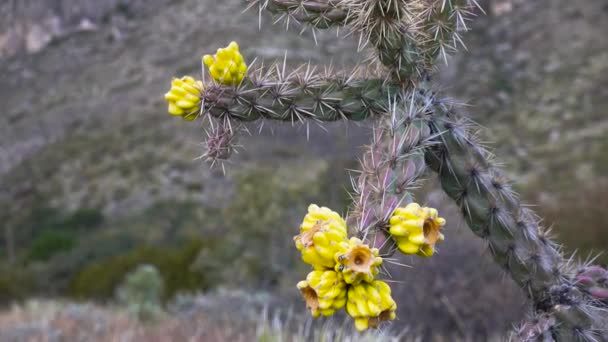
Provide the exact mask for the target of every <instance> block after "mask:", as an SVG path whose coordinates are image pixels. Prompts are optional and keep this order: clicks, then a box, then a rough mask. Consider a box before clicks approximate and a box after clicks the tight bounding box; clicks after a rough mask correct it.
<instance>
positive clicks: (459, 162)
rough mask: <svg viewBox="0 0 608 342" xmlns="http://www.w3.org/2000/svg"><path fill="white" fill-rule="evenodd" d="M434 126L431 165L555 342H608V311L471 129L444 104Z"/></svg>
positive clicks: (437, 105)
mask: <svg viewBox="0 0 608 342" xmlns="http://www.w3.org/2000/svg"><path fill="white" fill-rule="evenodd" d="M429 126H430V129H431V132H432V134H433V136H434V137H435V138H434V140H435V141H434V144H431V146H432V148H429V149H427V150H426V161H427V165H428V166H429V167H430V168H431V169H432V170H433V171H435V172H436V173H437V174H438V175H439V178H440V180H441V186H442V188H443V190H444V191H445V192H446V194H447V195H448V196H449V197H451V198H452V199H453V200H454V201H455V202H456V204H457V205H458V206H459V207H460V209H461V211H462V214H463V216H464V219H465V221H466V222H467V224H468V226H469V227H470V228H471V230H472V231H473V233H475V234H476V235H478V236H480V237H482V238H483V239H485V240H486V241H487V242H488V247H489V250H490V252H491V253H492V255H493V257H494V259H495V261H496V262H497V263H498V264H499V265H500V266H502V267H503V269H505V271H506V272H507V273H508V274H509V275H510V276H511V277H512V278H513V280H515V282H516V283H518V284H519V285H520V286H521V287H522V288H523V289H524V290H526V292H527V293H528V295H529V297H530V298H531V299H532V301H533V303H534V307H535V311H536V312H537V313H538V314H540V315H548V316H549V320H550V321H551V322H553V323H552V324H547V327H548V328H547V329H551V334H552V336H553V338H555V339H556V340H557V341H573V340H577V339H578V337H577V336H579V335H580V334H581V333H583V334H588V335H589V336H596V337H598V340H602V339H599V338H604V340H605V339H606V338H608V336H606V335H605V333H601V331H606V330H602V329H605V328H606V324H607V318H608V317H607V316H606V308H605V306H604V305H603V304H601V303H599V302H598V301H597V300H596V299H594V298H592V297H591V296H588V295H586V294H585V293H584V292H583V291H581V290H580V289H579V288H578V287H577V285H576V280H575V279H574V275H573V274H572V273H573V272H572V266H571V265H569V263H568V262H567V261H566V260H564V258H563V257H562V255H561V253H560V251H559V247H558V246H557V245H556V244H555V243H554V242H552V241H551V240H550V239H549V238H548V237H547V236H546V234H544V233H543V229H542V228H541V227H540V224H539V219H538V218H537V217H536V216H535V215H534V213H533V212H532V211H531V210H529V209H527V208H526V207H524V206H523V205H522V203H521V201H520V200H519V198H518V196H517V194H516V193H515V192H514V191H513V190H512V188H511V187H510V185H509V184H508V182H507V181H506V179H505V177H504V176H503V173H502V171H501V170H500V169H499V168H498V167H496V166H495V163H494V162H493V160H492V156H491V154H490V153H489V152H488V151H487V150H486V149H485V148H484V147H483V146H482V145H481V144H479V143H478V142H477V139H476V138H475V135H474V134H473V133H472V132H471V130H470V129H469V127H468V125H467V123H466V121H463V120H462V119H460V118H459V117H458V116H457V115H456V114H455V113H454V111H453V110H452V108H451V106H450V105H448V104H446V103H443V102H442V101H440V100H436V101H435V106H434V116H433V119H432V120H430V121H429Z"/></svg>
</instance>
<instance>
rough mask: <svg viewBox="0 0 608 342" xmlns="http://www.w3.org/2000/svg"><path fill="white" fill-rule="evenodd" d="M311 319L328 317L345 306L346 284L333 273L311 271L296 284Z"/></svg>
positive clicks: (338, 275) (339, 276)
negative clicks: (321, 316)
mask: <svg viewBox="0 0 608 342" xmlns="http://www.w3.org/2000/svg"><path fill="white" fill-rule="evenodd" d="M297 287H298V289H299V290H300V293H301V294H302V297H304V300H305V301H306V307H307V308H308V310H310V313H311V314H312V316H313V317H318V316H320V315H323V316H330V315H332V314H333V313H334V312H335V311H336V310H339V309H341V308H343V307H344V305H346V283H345V282H344V279H343V278H342V276H341V275H340V274H339V273H337V272H334V271H312V272H310V273H309V274H308V276H306V280H303V281H300V282H299V283H298V284H297Z"/></svg>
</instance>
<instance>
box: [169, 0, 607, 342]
mask: <svg viewBox="0 0 608 342" xmlns="http://www.w3.org/2000/svg"><path fill="white" fill-rule="evenodd" d="M248 2H249V4H250V6H249V7H250V8H253V7H256V8H258V9H259V10H260V11H261V10H267V11H269V12H270V13H271V14H272V15H274V16H276V17H278V19H286V20H285V22H286V23H294V22H295V23H300V24H302V25H305V26H306V27H310V28H311V29H313V30H317V29H327V28H331V27H340V28H342V30H343V31H347V32H349V33H351V34H355V35H359V36H360V37H361V38H360V40H359V41H360V42H361V47H363V46H368V47H371V48H372V49H373V51H374V60H375V61H377V62H378V63H377V64H378V65H380V66H381V67H380V68H379V69H378V70H374V71H373V72H371V71H369V72H368V71H366V70H364V69H358V70H354V71H352V72H346V73H339V74H338V73H332V72H325V73H319V72H316V69H315V68H313V67H311V66H309V65H308V66H307V65H305V66H302V67H301V68H298V69H296V70H294V71H292V72H289V73H287V72H285V71H284V70H285V68H274V67H271V68H266V69H265V68H263V67H253V66H250V67H248V68H244V67H243V66H244V65H245V64H244V59H243V58H242V56H241V55H240V52H238V45H237V44H231V45H229V47H228V48H227V49H226V50H219V51H218V53H217V54H216V56H214V57H212V56H206V57H204V59H205V61H204V64H205V65H206V66H207V68H208V72H209V75H210V76H211V77H210V80H208V81H206V82H204V84H202V83H198V82H195V84H196V85H197V87H195V88H194V89H195V90H196V91H195V92H188V89H189V88H188V87H187V86H184V85H183V84H184V83H185V84H187V85H190V86H192V84H190V83H191V82H192V81H191V79H190V78H185V79H184V78H183V79H181V82H180V81H176V82H175V85H173V87H172V90H171V91H170V92H169V93H168V94H171V95H169V96H168V98H167V100H168V101H169V105H170V107H169V111H170V113H171V114H173V115H180V116H183V115H184V114H183V113H188V115H187V116H185V118H187V119H193V118H196V117H200V116H202V118H204V119H205V120H208V122H209V124H205V127H206V128H207V130H208V131H210V132H209V133H208V135H209V141H208V143H207V148H208V152H207V153H206V157H207V159H209V160H210V161H212V162H216V161H218V160H219V161H221V160H222V159H225V158H227V157H228V156H229V155H230V151H232V149H233V148H234V147H233V146H234V144H235V140H236V138H237V133H238V132H239V131H240V130H242V129H243V127H244V126H243V125H244V124H245V123H247V122H252V121H256V120H276V121H287V122H306V121H307V120H311V121H317V122H325V121H337V120H350V121H361V120H370V121H373V122H374V128H373V135H372V141H371V143H370V144H369V146H368V147H367V150H366V152H365V153H364V155H363V157H362V158H361V170H360V171H361V172H360V175H359V177H358V178H357V179H355V180H353V185H354V194H353V198H354V202H353V205H352V207H351V211H350V215H349V217H348V218H346V219H344V218H342V217H341V216H340V215H339V214H337V213H335V212H333V211H331V210H329V209H328V208H321V207H318V206H316V205H311V206H310V207H309V211H308V214H307V215H306V216H305V218H304V221H303V223H302V225H301V227H300V233H299V235H297V236H296V237H295V239H294V241H295V244H296V248H297V249H298V250H299V251H300V252H301V253H302V259H303V261H304V262H305V263H307V264H310V265H311V267H312V269H313V270H312V271H311V273H309V275H308V277H307V278H306V280H304V281H301V282H300V283H298V284H297V287H298V289H299V290H300V292H301V293H302V295H303V297H304V298H305V300H306V302H307V306H308V308H309V310H310V311H311V313H312V315H313V316H319V315H331V314H333V313H334V312H335V311H336V310H338V309H340V308H342V307H345V308H346V311H347V313H348V314H349V315H350V316H352V317H353V318H354V320H355V327H356V328H357V329H359V330H365V329H367V328H369V327H377V326H378V324H379V323H381V322H383V321H386V320H392V319H395V318H396V314H395V310H396V303H395V301H394V300H393V299H392V297H391V295H390V286H388V284H387V283H385V282H383V281H381V280H379V279H377V278H381V277H382V276H383V272H382V270H381V267H380V266H381V263H382V260H383V257H384V256H385V255H383V253H385V251H384V250H383V251H378V250H377V249H375V248H373V247H374V246H370V244H371V241H368V240H366V237H371V236H375V235H376V236H377V235H379V234H383V235H382V236H383V237H384V238H386V239H388V240H387V242H388V245H389V247H390V248H389V250H388V251H387V252H386V253H392V252H393V251H394V250H395V249H398V250H400V251H401V252H403V253H405V254H417V255H420V256H427V257H428V256H432V255H433V254H434V253H435V245H436V243H438V242H440V241H442V240H443V230H442V228H443V227H444V225H445V220H443V219H442V218H441V217H439V215H438V213H437V212H436V210H434V209H432V208H423V207H421V206H420V205H418V204H415V203H414V199H413V196H412V194H411V191H410V190H411V189H412V188H413V187H414V186H416V185H417V184H419V182H420V178H421V176H422V175H423V174H424V173H425V172H426V171H427V170H428V169H430V170H432V171H434V172H435V173H436V174H437V176H438V177H439V179H440V181H441V187H442V189H443V190H444V191H445V193H446V194H447V195H448V196H449V197H450V198H452V199H453V200H454V201H455V203H456V204H457V205H458V206H459V208H460V209H461V212H462V215H463V217H464V220H465V221H466V223H467V225H468V226H469V227H470V228H471V230H472V231H473V232H474V233H475V234H476V235H478V236H479V237H481V238H483V239H485V240H486V241H487V243H488V246H489V250H490V252H491V253H492V255H493V257H494V259H495V261H496V262H497V263H498V264H499V265H500V266H501V267H503V269H504V270H505V271H506V273H507V274H509V275H510V276H511V277H512V278H513V279H514V280H515V282H517V283H518V284H519V285H520V286H521V287H522V289H523V290H524V291H525V292H526V294H528V296H529V298H530V300H531V302H532V307H533V308H534V310H533V312H532V314H531V317H530V319H529V320H528V321H526V322H524V323H523V324H522V325H521V327H520V328H518V329H517V330H516V331H515V335H514V337H515V338H517V339H520V340H525V341H536V340H543V341H553V340H555V341H577V340H582V341H608V314H607V310H608V308H607V306H606V298H605V295H606V292H605V290H606V288H607V286H606V279H605V273H602V271H603V272H605V270H604V269H603V268H599V267H597V268H589V267H590V266H589V265H584V266H579V265H576V264H574V263H572V262H571V261H569V260H567V259H565V258H564V257H563V256H562V254H561V252H560V250H559V248H558V246H557V245H556V244H555V243H553V242H552V241H551V239H549V238H548V237H547V235H546V234H545V233H544V230H543V229H542V227H541V226H540V224H539V221H540V220H538V219H537V218H536V216H535V215H534V213H533V212H532V211H531V210H529V209H528V208H526V207H524V206H523V205H522V204H521V202H520V201H519V199H518V196H517V195H516V193H515V192H514V191H513V190H512V188H511V186H510V184H509V183H508V182H507V180H506V177H505V176H504V175H503V173H502V171H501V170H500V169H499V168H498V167H497V166H496V164H495V163H494V162H493V156H491V154H490V153H489V152H488V151H487V150H486V149H485V148H484V146H483V145H482V144H480V143H479V142H478V141H477V139H476V134H475V131H474V130H475V125H473V124H472V123H471V122H470V121H468V120H466V119H465V118H463V117H461V116H460V115H459V114H458V113H457V109H458V108H456V107H455V106H454V105H452V104H451V102H450V101H447V100H444V99H442V98H441V97H439V96H438V95H437V92H436V91H434V90H433V86H432V85H431V82H430V76H431V75H432V73H433V71H434V70H435V65H436V63H437V60H438V59H440V58H445V56H446V55H447V54H448V53H451V52H453V51H455V50H456V48H457V46H458V45H460V44H461V43H462V39H461V37H460V32H462V31H466V30H467V26H466V23H467V21H468V20H469V18H470V17H471V16H472V14H473V12H474V10H475V7H476V3H475V1H474V0H411V1H399V0H397V1H395V0H339V1H338V0H336V1H334V0H323V1H320V0H248ZM192 80H193V79H192ZM189 82H190V83H189ZM174 88H175V89H176V90H175V91H174ZM180 89H181V90H186V91H185V93H188V94H190V95H194V96H198V100H200V101H197V100H196V99H194V98H192V96H188V94H183V93H184V92H182V91H181V90H180ZM182 97H183V98H182ZM186 97H187V98H186ZM184 100H185V101H187V102H188V103H186V102H180V101H184ZM194 113H196V114H194ZM192 115H194V116H192ZM346 222H349V223H348V227H347V224H346ZM349 233H350V235H351V238H352V237H355V239H358V238H361V239H359V240H352V239H351V240H349V239H348V236H349ZM598 274H600V276H597V275H598Z"/></svg>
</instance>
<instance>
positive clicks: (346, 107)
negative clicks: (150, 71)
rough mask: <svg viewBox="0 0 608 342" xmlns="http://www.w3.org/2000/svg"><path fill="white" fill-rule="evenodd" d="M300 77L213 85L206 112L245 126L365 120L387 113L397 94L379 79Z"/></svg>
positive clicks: (205, 103) (206, 94)
mask: <svg viewBox="0 0 608 342" xmlns="http://www.w3.org/2000/svg"><path fill="white" fill-rule="evenodd" d="M301 76H302V75H300V74H292V75H290V76H288V77H286V78H282V77H272V76H267V75H264V76H260V77H257V76H256V75H252V76H251V77H246V78H245V79H244V80H243V82H242V83H241V84H240V85H239V86H237V87H232V86H224V85H221V84H217V83H212V84H208V85H206V86H205V89H204V91H203V92H202V93H201V99H202V113H203V114H208V115H209V116H211V117H215V118H230V119H233V120H235V121H241V122H249V121H255V120H258V119H269V120H278V121H291V122H297V121H303V120H306V119H310V120H317V121H337V120H342V119H346V120H352V121H361V120H365V119H367V118H369V117H372V116H374V115H376V114H378V113H382V112H384V111H386V107H387V105H388V97H389V93H390V92H391V91H392V87H391V86H390V85H386V84H385V83H384V82H383V80H380V79H350V78H340V77H331V78H324V77H311V78H309V77H301Z"/></svg>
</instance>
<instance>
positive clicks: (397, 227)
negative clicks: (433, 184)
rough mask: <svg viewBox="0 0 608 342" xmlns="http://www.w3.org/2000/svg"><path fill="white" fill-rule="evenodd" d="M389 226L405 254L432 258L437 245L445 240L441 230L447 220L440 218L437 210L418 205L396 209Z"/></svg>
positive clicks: (398, 245) (413, 204) (412, 204)
mask: <svg viewBox="0 0 608 342" xmlns="http://www.w3.org/2000/svg"><path fill="white" fill-rule="evenodd" d="M389 224H390V228H389V232H390V234H391V236H392V237H393V238H394V239H395V242H396V244H397V248H399V250H400V251H401V252H402V253H404V254H417V255H419V256H424V257H431V256H433V254H434V253H435V244H436V243H437V242H440V241H443V240H444V236H443V234H441V229H442V228H443V226H445V219H443V218H441V217H438V212H437V209H434V208H427V207H421V206H420V205H419V204H418V203H410V204H408V205H407V206H406V207H405V208H397V209H395V211H394V212H393V216H392V217H391V219H390V221H389Z"/></svg>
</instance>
